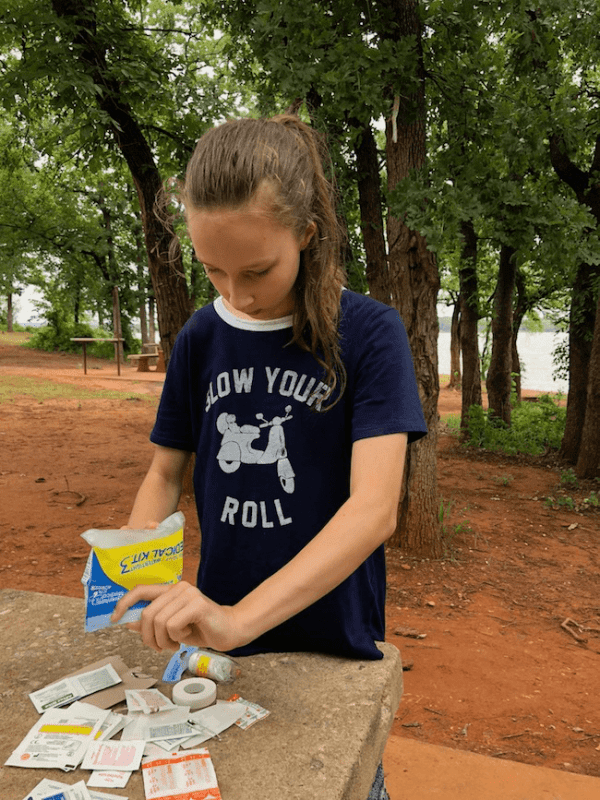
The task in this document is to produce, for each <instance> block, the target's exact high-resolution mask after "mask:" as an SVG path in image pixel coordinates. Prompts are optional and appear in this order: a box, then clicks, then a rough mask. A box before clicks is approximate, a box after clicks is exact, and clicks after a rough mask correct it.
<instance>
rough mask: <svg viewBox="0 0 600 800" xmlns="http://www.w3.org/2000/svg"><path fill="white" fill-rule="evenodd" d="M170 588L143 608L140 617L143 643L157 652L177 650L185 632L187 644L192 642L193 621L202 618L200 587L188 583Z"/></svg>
mask: <svg viewBox="0 0 600 800" xmlns="http://www.w3.org/2000/svg"><path fill="white" fill-rule="evenodd" d="M170 589H171V590H170V591H169V592H167V593H165V594H163V595H162V596H160V597H158V598H157V599H156V600H155V601H154V602H153V603H151V605H149V606H148V607H147V608H145V609H144V610H143V611H142V617H141V620H140V622H141V628H140V633H141V635H142V640H143V642H144V644H145V645H147V646H148V647H152V648H153V649H154V650H158V651H160V650H177V649H178V647H179V645H180V644H181V642H182V641H183V640H184V639H185V638H186V635H187V637H188V640H186V644H190V643H191V642H190V641H189V637H190V636H191V633H192V627H191V626H192V622H193V621H194V620H195V619H198V620H201V619H202V595H201V594H200V592H199V591H198V589H196V588H195V587H193V586H191V585H190V584H188V583H185V582H181V583H178V584H175V585H174V586H172V587H170ZM194 643H195V642H194Z"/></svg>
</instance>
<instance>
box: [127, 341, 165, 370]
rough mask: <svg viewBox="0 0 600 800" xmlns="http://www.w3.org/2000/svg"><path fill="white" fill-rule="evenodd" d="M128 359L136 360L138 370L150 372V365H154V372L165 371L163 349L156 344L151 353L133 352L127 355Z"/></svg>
mask: <svg viewBox="0 0 600 800" xmlns="http://www.w3.org/2000/svg"><path fill="white" fill-rule="evenodd" d="M127 359H128V360H129V361H133V362H134V363H136V362H137V371H138V372H150V367H151V366H156V372H165V371H166V370H165V357H164V355H163V351H162V350H161V349H160V348H159V347H158V346H157V347H156V350H155V352H153V353H133V354H132V355H129V356H127Z"/></svg>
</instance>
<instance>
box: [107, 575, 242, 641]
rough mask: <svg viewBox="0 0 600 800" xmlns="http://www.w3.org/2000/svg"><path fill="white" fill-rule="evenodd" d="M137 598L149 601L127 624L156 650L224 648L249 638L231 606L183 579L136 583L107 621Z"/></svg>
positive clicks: (122, 612) (117, 615) (137, 600)
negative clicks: (215, 599) (220, 602)
mask: <svg viewBox="0 0 600 800" xmlns="http://www.w3.org/2000/svg"><path fill="white" fill-rule="evenodd" d="M140 600H150V601H151V602H150V605H148V606H146V608H144V609H143V611H142V616H141V620H140V621H139V622H130V623H128V624H127V627H128V628H129V629H130V630H132V631H137V632H138V633H140V634H141V636H142V640H143V642H144V644H145V645H147V646H148V647H151V648H152V649H153V650H157V651H158V652H160V651H162V650H178V649H179V645H180V644H181V643H182V642H185V644H189V645H192V646H195V647H210V648H211V649H212V650H219V651H225V650H232V649H233V648H234V647H239V646H241V645H243V644H247V643H248V641H251V640H250V639H248V638H247V637H244V636H243V631H241V630H239V628H240V626H239V625H238V623H237V620H236V617H235V611H234V608H233V606H220V605H218V604H217V603H214V602H213V601H212V600H209V598H208V597H206V596H205V595H203V594H202V592H201V591H200V590H199V589H197V588H196V587H195V586H192V585H191V584H189V583H187V582H186V581H181V582H180V583H176V584H155V585H151V586H148V585H140V586H136V588H135V589H132V590H131V591H130V592H128V593H127V594H126V595H124V597H122V598H121V599H120V600H119V602H118V603H117V605H116V606H115V610H114V612H113V615H112V617H111V622H118V620H119V619H121V617H122V616H123V614H124V613H125V612H126V611H127V609H128V608H130V607H131V606H133V605H135V604H136V603H138V602H139V601H140Z"/></svg>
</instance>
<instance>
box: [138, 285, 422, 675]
mask: <svg viewBox="0 0 600 800" xmlns="http://www.w3.org/2000/svg"><path fill="white" fill-rule="evenodd" d="M291 324H292V318H291V317H286V318H284V319H280V320H267V321H253V320H244V319H240V318H239V317H236V316H234V315H233V314H231V313H230V312H229V311H228V310H227V309H226V308H225V306H224V304H223V301H222V299H221V298H218V299H217V300H216V301H215V302H214V303H212V304H211V305H208V306H205V307H204V308H202V309H200V310H199V311H196V312H195V313H194V314H193V316H192V317H191V318H190V320H189V321H188V322H187V324H186V325H185V326H184V328H183V329H182V331H181V332H180V333H179V336H178V337H177V341H176V343H175V346H174V348H173V352H172V355H171V359H170V361H169V368H168V371H167V375H166V380H165V385H164V389H163V393H162V397H161V402H160V406H159V409H158V414H157V419H156V424H155V427H154V430H153V431H152V434H151V437H150V438H151V440H152V441H153V442H154V443H155V444H158V445H163V446H165V447H172V448H176V449H181V450H188V451H191V452H193V453H196V467H195V472H194V489H195V494H196V504H197V508H198V517H199V521H200V529H201V554H200V566H199V570H198V587H199V588H200V589H201V591H202V592H204V593H205V594H206V595H207V596H208V597H210V598H211V599H212V600H214V601H215V602H217V603H220V604H223V605H233V604H235V603H236V602H238V601H239V600H240V599H241V598H243V597H245V595H247V594H248V593H249V592H251V591H252V590H253V589H254V588H256V587H257V586H258V585H259V584H260V583H262V582H263V581H264V580H265V579H266V578H267V577H269V576H270V575H272V574H273V573H274V572H276V571H277V570H279V569H280V568H281V567H282V566H283V565H284V564H286V563H287V562H288V561H290V560H291V559H292V558H293V557H294V556H295V555H296V554H297V553H298V552H299V551H300V550H302V548H303V547H304V546H305V545H306V544H307V543H308V542H309V541H310V539H312V538H313V537H314V536H315V535H316V534H318V533H319V531H320V530H321V529H322V528H323V527H324V526H325V525H326V523H327V522H328V521H329V520H330V519H331V517H333V515H334V514H335V513H336V512H337V510H338V509H339V508H340V506H341V505H342V504H343V503H344V502H345V501H346V500H347V499H348V497H349V491H350V459H351V453H352V444H353V442H355V441H356V440H357V439H363V438H369V437H372V436H381V435H384V434H391V433H401V432H407V433H408V438H409V441H412V440H415V439H418V438H420V437H421V436H422V435H424V434H425V432H426V426H425V422H424V419H423V413H422V410H421V403H420V400H419V396H418V391H417V386H416V381H415V376H414V370H413V364H412V359H411V355H410V350H409V346H408V340H407V336H406V332H405V330H404V326H403V324H402V322H401V320H400V317H399V315H398V312H397V311H395V310H394V309H392V308H390V307H388V306H386V305H383V304H382V303H378V302H376V301H375V300H372V299H371V298H369V297H365V296H363V295H359V294H356V293H354V292H351V291H344V292H342V299H341V319H340V333H341V346H342V356H343V360H344V364H345V366H346V371H347V377H348V383H347V388H346V391H345V392H344V394H343V396H342V399H341V400H340V401H339V402H338V403H337V404H336V405H335V406H334V407H333V408H331V409H330V410H328V411H319V408H320V404H321V402H322V400H323V396H324V393H325V391H326V386H325V384H324V383H323V381H322V378H323V369H322V367H320V366H319V364H318V363H317V361H316V360H315V358H314V356H312V355H311V354H310V353H307V352H305V351H303V350H302V349H301V348H299V347H298V346H296V345H289V341H290V338H291ZM325 404H327V401H325ZM384 638H385V557H384V548H383V545H382V546H381V547H379V548H378V549H377V550H376V551H375V552H374V553H373V554H372V555H371V556H370V557H369V558H368V559H367V560H366V561H365V562H364V563H363V564H362V565H361V566H360V567H359V568H358V569H357V570H356V571H355V572H354V573H352V575H350V576H349V577H348V578H347V579H346V580H345V581H344V582H343V583H342V584H340V585H339V586H338V587H337V588H335V589H334V590H333V591H331V592H330V593H329V594H327V595H326V596H325V597H323V598H322V599H321V600H319V601H317V602H316V603H314V604H313V605H312V606H310V607H309V608H307V609H305V610H304V611H302V612H300V613H299V614H297V615H296V616H295V617H293V618H292V619H290V620H288V621H287V622H284V623H283V624H281V625H279V626H277V627H276V628H274V629H272V630H270V631H268V632H266V633H265V634H263V635H262V636H260V637H259V638H258V639H256V640H255V641H253V642H251V643H250V644H249V645H246V646H244V647H242V648H238V649H237V650H235V651H232V653H233V654H234V655H248V654H251V653H257V652H283V651H294V650H304V651H315V652H324V653H333V654H336V655H340V656H347V657H354V658H365V659H377V658H380V657H381V653H380V651H379V650H378V649H377V648H376V646H375V641H383V640H384Z"/></svg>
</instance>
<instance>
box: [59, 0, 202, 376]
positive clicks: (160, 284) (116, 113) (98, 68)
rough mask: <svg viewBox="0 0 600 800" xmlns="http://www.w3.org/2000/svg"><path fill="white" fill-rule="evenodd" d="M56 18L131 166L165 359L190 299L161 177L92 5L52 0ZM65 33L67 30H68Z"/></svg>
mask: <svg viewBox="0 0 600 800" xmlns="http://www.w3.org/2000/svg"><path fill="white" fill-rule="evenodd" d="M52 7H53V9H54V11H55V13H56V15H57V16H58V17H61V18H63V19H67V20H68V21H69V22H71V23H72V25H73V28H72V41H73V52H74V53H75V54H77V58H78V60H79V62H80V64H81V65H82V67H83V69H84V70H85V71H86V73H87V74H88V75H90V76H91V78H92V79H93V81H94V83H95V84H96V85H97V86H98V87H99V88H100V89H101V91H99V92H98V93H97V94H96V102H97V104H98V106H99V108H100V109H101V110H102V111H104V112H105V113H106V114H107V115H108V117H109V119H110V120H111V130H112V133H113V135H114V137H115V140H116V142H117V145H118V147H119V149H120V150H121V153H122V155H123V157H124V159H125V161H126V163H127V166H128V167H129V171H130V173H131V177H132V179H133V183H134V185H135V188H136V191H137V194H138V199H139V203H140V210H141V217H142V227H143V230H144V238H145V244H146V252H147V254H148V266H149V269H150V275H151V277H152V285H153V288H154V296H155V298H156V304H157V312H158V326H159V331H160V337H161V343H162V349H163V353H164V356H165V361H166V362H167V361H168V359H169V356H170V354H171V349H172V347H173V344H174V343H175V337H176V336H177V333H178V332H179V330H180V329H181V328H182V327H183V325H184V324H185V322H186V320H187V319H188V318H189V316H190V314H191V312H192V307H191V304H190V301H189V296H188V290H187V285H186V282H185V275H184V272H183V267H182V264H181V257H179V259H178V261H177V263H171V261H170V260H169V256H168V247H169V242H170V240H171V234H170V233H169V231H168V230H167V228H166V227H165V225H164V223H163V222H162V221H160V220H159V219H158V218H157V216H156V215H155V213H154V206H155V202H156V200H157V197H158V196H159V194H160V192H161V190H162V180H161V177H160V173H159V171H158V168H157V166H156V163H155V161H154V156H153V154H152V151H151V149H150V146H149V145H148V142H147V141H146V138H145V137H144V134H143V133H142V130H141V128H140V126H139V125H138V123H137V121H136V120H135V118H134V116H133V113H132V110H131V108H130V107H129V106H128V105H127V103H125V102H124V101H123V100H122V98H121V94H120V87H119V84H118V82H117V81H116V80H114V79H113V78H112V77H111V75H110V70H109V68H108V65H107V61H106V51H107V48H108V46H109V43H107V42H103V41H101V40H100V39H99V38H97V37H96V25H95V17H94V13H95V12H94V8H93V6H92V4H90V3H86V2H83V1H82V0H52ZM65 35H66V34H65Z"/></svg>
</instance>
